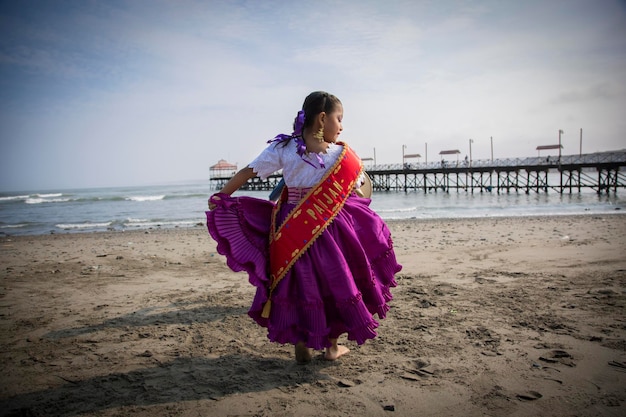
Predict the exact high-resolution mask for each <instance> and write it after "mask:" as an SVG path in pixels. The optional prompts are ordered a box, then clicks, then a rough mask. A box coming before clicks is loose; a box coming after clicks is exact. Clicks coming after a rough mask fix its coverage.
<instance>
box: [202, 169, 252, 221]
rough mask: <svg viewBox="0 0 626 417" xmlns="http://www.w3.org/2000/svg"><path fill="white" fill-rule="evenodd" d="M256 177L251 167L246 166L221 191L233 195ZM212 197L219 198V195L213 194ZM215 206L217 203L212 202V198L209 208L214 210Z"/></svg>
mask: <svg viewBox="0 0 626 417" xmlns="http://www.w3.org/2000/svg"><path fill="white" fill-rule="evenodd" d="M254 177H256V173H255V172H254V170H253V169H252V168H250V167H245V168H242V169H241V170H239V172H237V173H236V174H235V175H233V177H232V178H231V179H229V180H228V182H227V183H226V184H225V185H224V187H223V188H222V189H221V191H220V193H224V194H228V195H231V194H232V193H234V192H235V191H237V190H238V189H239V188H241V186H242V185H244V184H245V183H246V182H247V181H248V180H249V179H250V178H254ZM211 198H215V199H219V197H218V196H215V195H214V196H212V197H211ZM214 208H215V204H214V203H211V199H209V210H213V209H214Z"/></svg>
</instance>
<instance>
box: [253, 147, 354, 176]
mask: <svg viewBox="0 0 626 417" xmlns="http://www.w3.org/2000/svg"><path fill="white" fill-rule="evenodd" d="M342 150H343V145H338V144H335V143H330V144H328V149H327V150H326V153H321V154H319V156H320V157H321V158H322V161H324V165H325V168H322V167H321V166H320V163H319V161H318V159H317V155H316V154H314V153H305V154H303V155H302V156H300V155H298V152H297V151H298V145H297V143H296V141H295V140H294V139H290V140H289V142H287V144H285V143H284V142H282V143H281V142H278V143H270V144H269V146H268V147H267V148H265V150H264V151H263V152H261V154H260V155H259V156H257V157H256V159H254V161H252V162H250V163H249V164H248V166H249V167H250V168H252V170H253V171H254V172H255V173H256V174H257V176H259V177H260V178H262V179H266V178H267V177H269V176H270V175H271V174H273V173H274V172H276V171H279V170H281V169H282V170H283V178H284V179H285V184H287V187H313V186H314V185H315V184H317V183H318V182H320V180H321V179H322V177H324V174H325V173H326V171H327V170H328V169H330V168H332V167H333V165H334V164H335V162H336V161H337V158H338V157H339V155H340V154H341V151H342ZM305 160H306V161H308V162H310V163H311V164H313V166H312V165H311V164H309V163H307V162H305Z"/></svg>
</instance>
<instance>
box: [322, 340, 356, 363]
mask: <svg viewBox="0 0 626 417" xmlns="http://www.w3.org/2000/svg"><path fill="white" fill-rule="evenodd" d="M330 342H331V344H332V345H331V346H330V347H328V348H326V353H324V359H326V360H327V361H334V360H337V359H339V358H340V357H342V356H343V355H345V354H346V353H348V352H350V349H348V348H347V347H345V346H343V345H338V344H337V339H335V340H331V341H330Z"/></svg>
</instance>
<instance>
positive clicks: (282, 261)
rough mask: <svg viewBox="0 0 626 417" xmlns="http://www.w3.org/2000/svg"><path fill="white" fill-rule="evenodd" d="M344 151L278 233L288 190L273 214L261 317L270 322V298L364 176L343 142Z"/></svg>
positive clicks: (358, 162) (290, 214) (356, 158)
mask: <svg viewBox="0 0 626 417" xmlns="http://www.w3.org/2000/svg"><path fill="white" fill-rule="evenodd" d="M338 144H341V145H343V151H342V152H341V154H340V155H339V158H337V162H336V163H335V165H334V166H333V167H332V168H331V169H329V170H328V172H327V173H326V175H325V176H324V178H322V180H321V181H320V182H319V183H318V184H317V185H315V186H314V187H313V188H312V189H311V191H309V193H308V194H307V195H306V196H305V197H304V198H303V199H302V200H300V202H299V203H298V205H297V206H296V207H295V208H294V209H293V210H292V211H291V212H290V213H289V215H288V216H287V218H286V219H285V221H284V222H283V224H281V225H280V227H279V228H278V230H277V229H276V214H277V213H278V211H279V210H280V206H281V203H282V202H283V201H284V200H286V198H287V193H288V191H287V187H285V188H283V191H282V194H281V198H280V199H279V200H278V203H277V204H276V206H275V207H274V211H273V213H272V226H271V231H270V293H269V297H268V301H267V303H265V306H264V307H263V312H262V314H261V316H262V317H264V318H268V317H269V313H270V308H271V301H270V298H271V294H272V291H273V290H274V288H276V286H277V285H278V283H279V282H280V280H281V279H283V277H284V276H285V274H287V272H288V271H289V269H290V268H291V267H292V266H293V264H294V263H295V262H296V261H297V260H298V258H299V257H300V256H301V255H302V254H303V253H304V252H305V251H306V250H307V249H308V247H309V246H311V245H312V244H313V242H314V241H315V239H317V237H318V236H319V235H321V234H322V233H323V232H324V230H326V227H328V225H329V224H330V223H331V222H332V221H333V219H334V218H335V216H336V215H337V213H339V211H340V210H341V208H342V207H343V205H344V203H345V202H346V200H347V199H348V196H349V195H350V193H352V191H353V190H354V187H355V184H356V181H357V179H358V178H359V175H360V174H361V169H362V166H361V160H360V159H359V157H358V156H356V154H355V153H354V151H352V149H350V148H349V147H348V145H346V144H345V143H343V142H338Z"/></svg>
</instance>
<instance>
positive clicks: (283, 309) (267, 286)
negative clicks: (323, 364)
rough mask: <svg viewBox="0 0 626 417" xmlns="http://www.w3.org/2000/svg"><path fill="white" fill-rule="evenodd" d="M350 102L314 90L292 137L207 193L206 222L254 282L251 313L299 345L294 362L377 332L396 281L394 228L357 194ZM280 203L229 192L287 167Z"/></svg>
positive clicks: (338, 350) (280, 338)
mask: <svg viewBox="0 0 626 417" xmlns="http://www.w3.org/2000/svg"><path fill="white" fill-rule="evenodd" d="M342 119H343V106H342V104H341V102H340V101H339V99H338V98H337V97H335V96H334V95H332V94H328V93H326V92H323V91H317V92H313V93H311V94H310V95H309V96H308V97H307V98H306V99H305V100H304V104H303V106H302V110H301V111H300V112H298V116H297V117H296V119H295V121H294V132H293V134H291V135H284V134H281V135H278V136H276V138H274V140H271V141H270V142H269V143H270V145H269V146H268V147H267V148H266V149H265V150H264V151H263V152H262V153H261V154H260V155H259V156H258V157H257V158H256V159H255V160H254V161H252V162H251V163H250V164H249V165H248V166H247V167H245V168H243V169H242V170H240V171H239V172H237V173H236V174H235V175H234V176H233V177H232V178H231V179H230V180H229V181H228V182H227V183H226V184H225V185H224V187H223V188H222V190H221V191H220V192H219V193H217V194H214V195H213V196H211V198H210V199H209V210H210V211H208V212H207V227H208V230H209V233H210V234H211V236H212V237H213V238H214V239H215V240H216V241H217V250H218V252H219V253H220V254H222V255H225V256H226V260H227V263H228V266H229V267H230V268H231V269H232V270H234V271H246V272H247V273H248V275H249V280H250V283H251V284H252V285H254V286H256V287H257V291H256V295H255V297H254V300H253V302H252V306H251V307H250V310H249V312H248V314H249V315H250V317H252V318H253V319H254V320H255V321H256V322H257V323H258V324H259V325H261V326H263V327H266V328H267V330H268V338H269V339H270V340H271V341H274V342H278V343H283V344H284V343H290V344H293V345H294V346H295V354H296V360H297V361H298V362H300V363H303V362H308V361H310V360H311V349H316V350H322V349H324V348H325V349H326V351H325V353H324V358H325V359H327V360H335V359H337V358H339V357H340V356H342V355H344V354H346V353H348V352H349V349H348V348H347V347H345V346H342V345H339V344H338V343H337V339H338V338H339V336H340V335H341V334H344V333H347V337H348V339H349V340H354V341H356V342H357V343H358V344H359V345H360V344H363V343H365V341H366V340H367V339H373V338H374V337H375V336H376V332H375V329H376V328H377V327H378V322H377V321H376V320H375V319H374V317H373V315H374V314H377V315H378V317H379V318H380V319H382V318H384V317H385V315H386V313H387V311H388V310H389V306H388V305H387V302H388V301H390V300H391V299H392V296H391V292H390V288H391V287H395V286H396V282H395V279H394V275H395V273H397V272H399V271H400V269H401V266H400V265H399V264H398V263H397V262H396V256H395V253H394V250H393V244H392V240H391V234H390V232H389V229H388V228H387V226H386V224H385V223H384V222H383V221H382V219H381V218H380V217H379V216H378V215H377V214H376V213H374V212H373V211H372V210H371V209H370V208H369V203H370V200H369V199H367V198H363V197H360V196H359V195H358V193H357V191H358V190H357V189H358V185H359V184H360V183H361V182H360V181H362V179H363V176H364V174H363V168H362V164H361V161H360V159H359V158H358V157H357V156H356V154H354V152H353V151H352V150H351V149H350V148H349V147H348V146H347V145H346V144H345V143H342V142H337V139H338V138H339V134H340V133H341V131H342V129H343V127H342V124H341V123H342ZM281 169H282V172H283V179H284V181H285V184H286V187H284V188H283V190H282V194H281V196H280V198H279V199H278V202H276V203H274V202H271V201H268V200H261V199H256V198H252V197H245V196H242V197H237V198H234V197H231V194H232V193H233V192H235V191H236V190H238V189H239V188H240V187H241V186H242V185H243V184H245V183H246V181H248V180H249V179H250V178H253V177H255V176H258V177H260V178H267V177H268V176H269V175H270V174H272V173H274V172H276V171H278V170H281Z"/></svg>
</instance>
